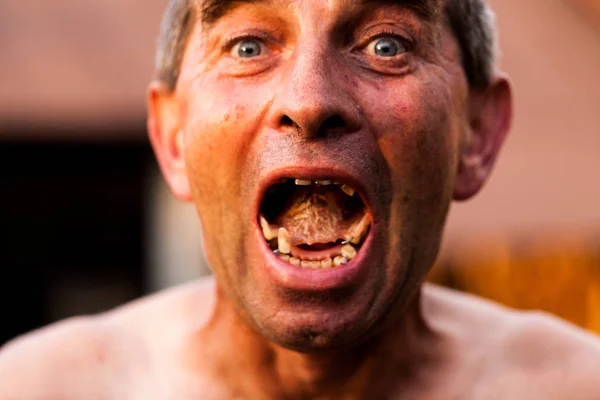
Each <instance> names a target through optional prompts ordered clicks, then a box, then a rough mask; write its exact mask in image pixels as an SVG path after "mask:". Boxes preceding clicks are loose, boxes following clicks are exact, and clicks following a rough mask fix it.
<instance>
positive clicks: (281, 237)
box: [277, 228, 292, 254]
mask: <svg viewBox="0 0 600 400" xmlns="http://www.w3.org/2000/svg"><path fill="white" fill-rule="evenodd" d="M277 245H278V246H279V247H278V248H279V252H280V253H283V254H290V252H291V251H292V245H291V243H290V234H289V232H288V231H287V229H285V228H279V234H278V235H277Z"/></svg>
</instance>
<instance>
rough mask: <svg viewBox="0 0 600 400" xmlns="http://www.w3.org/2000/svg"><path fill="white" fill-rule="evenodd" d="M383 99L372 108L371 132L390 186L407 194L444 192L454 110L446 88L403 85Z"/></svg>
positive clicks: (452, 159)
mask: <svg viewBox="0 0 600 400" xmlns="http://www.w3.org/2000/svg"><path fill="white" fill-rule="evenodd" d="M383 99H384V101H385V103H383V104H387V107H378V108H377V110H376V111H375V113H376V114H377V115H376V116H375V119H374V120H375V121H378V123H379V126H378V127H377V128H376V129H375V131H376V132H377V135H378V136H377V140H378V142H379V147H380V149H381V151H382V153H383V155H384V157H385V159H386V160H387V162H388V165H389V166H390V169H391V171H392V175H393V176H394V178H393V181H392V187H393V188H394V191H395V192H396V193H398V192H400V193H402V195H403V196H405V197H407V198H410V197H417V198H423V197H427V196H435V195H440V192H444V193H445V192H446V191H447V190H448V189H449V186H451V184H452V182H451V181H452V176H453V171H454V169H455V168H454V165H455V164H456V155H457V154H456V153H457V152H456V143H457V140H456V138H457V132H456V131H457V130H456V127H455V125H456V123H455V120H456V119H457V115H456V112H455V111H454V107H453V99H452V98H451V97H450V96H449V91H448V90H447V89H446V88H445V87H439V86H436V85H434V84H432V83H430V84H429V85H423V84H419V85H417V84H415V85H410V84H406V85H403V86H402V87H401V88H399V89H397V90H390V91H388V92H386V94H385V95H384V96H383Z"/></svg>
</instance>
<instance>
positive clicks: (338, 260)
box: [333, 256, 348, 267]
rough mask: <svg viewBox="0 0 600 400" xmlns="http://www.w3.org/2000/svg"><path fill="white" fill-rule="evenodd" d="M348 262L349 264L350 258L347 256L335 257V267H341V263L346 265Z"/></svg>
mask: <svg viewBox="0 0 600 400" xmlns="http://www.w3.org/2000/svg"><path fill="white" fill-rule="evenodd" d="M346 264H348V259H347V258H346V257H343V256H337V257H336V258H334V259H333V266H334V267H339V266H341V265H346Z"/></svg>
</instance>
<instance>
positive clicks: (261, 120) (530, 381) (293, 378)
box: [0, 0, 600, 400]
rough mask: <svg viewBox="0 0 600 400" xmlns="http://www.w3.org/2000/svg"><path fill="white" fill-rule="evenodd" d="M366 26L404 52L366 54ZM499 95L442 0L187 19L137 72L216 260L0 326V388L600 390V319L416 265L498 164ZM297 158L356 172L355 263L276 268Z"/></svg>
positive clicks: (166, 162) (100, 394) (230, 392)
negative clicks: (565, 319) (192, 274)
mask: <svg viewBox="0 0 600 400" xmlns="http://www.w3.org/2000/svg"><path fill="white" fill-rule="evenodd" d="M239 35H242V36H244V35H246V36H247V35H253V36H256V37H257V38H259V39H260V43H262V45H261V46H262V47H261V49H262V52H261V54H260V56H259V57H256V58H255V59H251V60H242V59H240V58H238V57H236V55H237V53H236V52H235V51H234V49H235V46H234V45H235V43H236V42H235V41H234V42H233V43H234V45H232V46H230V47H227V46H225V45H224V43H225V42H227V40H228V39H231V38H232V37H236V36H239ZM380 35H384V36H385V35H388V36H390V37H392V38H394V39H397V40H401V41H402V42H403V43H404V42H406V52H401V53H400V54H398V55H397V56H394V57H393V58H390V59H383V58H381V57H379V56H377V55H375V54H372V53H369V51H368V50H369V49H371V48H372V47H370V46H369V45H370V44H371V43H372V42H373V40H376V39H377V38H378V37H380ZM386 37H387V36H386ZM510 105H511V97H510V87H509V85H508V83H507V81H506V79H505V78H504V77H503V76H502V75H500V74H497V75H496V76H495V77H494V79H493V81H492V82H490V85H489V87H486V88H480V89H474V88H470V87H469V86H468V84H467V81H466V78H465V75H464V72H463V69H462V67H461V63H460V56H459V51H458V47H457V43H456V41H455V39H454V38H453V37H452V35H451V34H450V32H449V30H448V28H447V27H446V25H445V23H444V21H443V20H442V19H439V20H430V21H426V20H424V19H423V18H422V17H420V16H418V15H416V14H415V13H413V12H412V11H410V10H409V9H408V8H406V7H403V6H401V5H393V4H388V3H382V4H379V3H374V2H370V3H368V5H364V4H362V3H360V2H358V1H352V0H328V1H326V2H325V1H321V0H319V1H317V0H285V1H284V0H281V1H280V0H277V1H275V3H274V4H263V3H260V2H259V3H256V2H254V3H252V2H250V3H240V4H237V5H236V6H235V7H233V8H231V9H230V10H229V12H227V13H226V14H225V15H224V16H223V18H221V19H220V20H218V21H217V22H216V23H215V24H214V25H213V26H211V27H208V26H201V25H200V24H198V25H197V26H196V28H195V29H194V31H193V33H192V36H191V38H190V40H189V43H188V46H187V50H186V52H185V57H184V59H183V64H182V68H181V75H180V78H179V81H178V84H177V88H176V90H175V91H174V92H173V93H171V92H169V91H168V90H165V88H164V87H162V86H161V85H160V84H156V83H154V84H153V85H151V88H150V95H149V113H148V114H149V123H148V125H149V133H150V139H151V141H152V144H153V146H154V149H155V151H156V155H157V158H158V161H159V163H160V165H161V168H162V170H163V174H164V176H165V178H166V180H167V181H168V183H169V184H170V186H171V188H172V191H173V193H174V194H175V195H176V196H178V197H179V198H180V199H182V200H185V201H191V202H193V204H194V205H195V206H196V208H197V211H198V215H199V217H200V219H201V222H202V225H203V233H204V247H205V250H206V254H207V257H208V260H209V262H210V265H211V267H212V269H213V271H214V275H215V279H214V280H212V279H209V280H206V281H201V282H198V283H192V284H189V285H187V286H185V287H181V288H176V289H173V290H172V291H167V292H166V293H163V294H158V295H155V296H151V297H149V298H145V299H142V300H140V301H138V302H135V303H133V304H130V305H126V306H124V307H122V308H119V309H117V310H115V311H113V312H110V313H106V314H103V315H101V316H98V317H94V318H84V319H76V320H72V321H67V322H64V323H62V324H59V325H56V326H53V327H50V328H47V329H45V330H43V331H40V332H36V333H34V334H32V335H30V336H27V337H24V338H21V339H19V340H17V341H15V342H13V343H11V344H9V345H8V346H7V347H6V348H4V349H3V350H2V352H0V399H1V400H4V399H7V400H8V399H28V400H35V399H88V398H94V399H95V398H98V399H110V400H112V399H114V400H121V399H134V400H137V399H144V400H147V399H180V400H188V399H190V400H191V399H198V398H202V399H234V398H235V399H308V398H321V399H373V398H375V399H467V400H469V399H565V398H577V399H590V400H591V399H598V398H600V389H599V387H598V384H597V382H598V380H597V379H596V378H597V376H596V375H597V371H598V370H600V361H599V360H600V344H598V339H597V338H596V337H593V336H592V335H589V334H586V333H584V332H582V331H579V330H578V329H576V328H573V327H570V326H568V325H566V324H564V323H562V322H558V321H556V320H554V319H552V318H551V317H548V316H543V315H539V314H533V315H530V314H522V313H516V312H513V311H510V310H506V309H504V308H502V307H501V306H499V305H495V304H490V303H487V302H484V301H483V300H479V299H475V298H472V297H469V296H466V295H462V294H458V293H455V292H452V291H448V290H445V289H441V288H436V287H433V286H430V285H426V284H423V280H424V278H425V275H426V274H427V272H428V271H429V269H430V267H431V265H432V263H433V262H434V259H435V257H436V255H437V252H438V248H439V242H440V238H441V235H442V230H443V226H444V222H445V218H446V214H447V212H448V208H449V205H450V202H451V200H452V199H461V200H462V199H466V198H469V197H471V196H472V195H474V194H475V193H477V192H478V191H479V189H480V188H481V186H482V185H483V184H484V182H485V181H486V179H487V177H488V175H489V173H490V171H491V168H492V166H493V162H494V159H495V157H496V155H497V153H498V151H499V149H500V146H501V144H502V141H503V139H504V136H505V135H506V133H507V131H508V128H509V125H510V119H511V113H510ZM333 117H335V118H333ZM332 121H333V122H335V123H333V122H332ZM302 168H314V169H315V170H318V169H322V170H326V171H328V172H335V173H342V174H344V176H349V177H352V178H353V179H354V181H355V182H354V183H355V185H356V186H357V188H358V189H359V190H360V193H361V194H362V195H363V196H364V198H365V199H366V200H367V203H368V207H369V213H370V214H371V216H372V218H373V221H372V226H371V230H370V233H369V239H368V241H367V242H366V244H365V245H364V249H362V248H361V250H360V251H359V256H358V258H357V259H354V260H353V262H355V263H356V264H354V265H359V267H358V268H357V270H358V271H359V272H360V273H357V275H355V276H358V277H359V278H360V279H359V278H353V275H350V274H346V275H343V274H342V275H339V276H343V277H344V279H341V278H340V279H339V282H338V281H336V282H338V284H336V285H334V286H331V287H329V286H326V285H325V286H323V288H321V286H319V285H318V282H319V281H318V278H314V280H313V281H311V282H310V283H311V284H312V286H311V285H308V286H302V285H295V286H294V285H292V284H291V283H290V282H292V281H293V275H292V274H287V275H286V274H285V273H282V274H281V276H282V277H283V278H282V279H280V280H277V279H275V278H274V276H275V275H274V274H273V273H272V269H275V268H274V267H273V260H271V259H268V258H266V256H265V252H264V251H261V248H262V249H263V250H264V247H261V246H266V245H265V243H264V239H263V238H262V235H261V233H260V230H259V227H258V223H257V218H258V207H259V202H260V200H261V198H260V196H259V195H260V187H261V183H262V182H265V180H266V179H267V178H268V177H269V176H270V174H273V173H274V172H277V171H283V172H285V171H291V170H294V171H301V170H302ZM361 252H362V256H361ZM361 257H362V258H361ZM346 268H348V270H350V269H351V266H350V265H349V266H346ZM310 276H313V277H315V276H316V275H310ZM331 276H334V275H331ZM32 382H34V383H35V384H32Z"/></svg>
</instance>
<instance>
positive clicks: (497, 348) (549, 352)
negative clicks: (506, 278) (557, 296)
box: [424, 285, 600, 399]
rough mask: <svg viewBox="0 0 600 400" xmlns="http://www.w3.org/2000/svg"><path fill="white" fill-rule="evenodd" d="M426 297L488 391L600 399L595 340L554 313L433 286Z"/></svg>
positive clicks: (437, 324)
mask: <svg viewBox="0 0 600 400" xmlns="http://www.w3.org/2000/svg"><path fill="white" fill-rule="evenodd" d="M424 293H425V294H426V296H424V297H426V298H427V300H426V301H425V304H426V307H427V308H428V309H429V313H430V315H431V320H432V321H433V322H432V324H433V327H434V329H436V330H438V331H439V332H442V333H443V334H444V335H445V336H447V337H451V338H453V341H454V343H458V344H457V348H458V349H459V350H458V351H459V352H461V353H462V354H467V353H470V357H468V359H470V360H476V361H475V365H472V366H471V367H473V368H474V369H476V370H478V371H480V372H481V377H482V381H483V382H485V385H483V386H486V387H487V388H492V387H495V386H496V385H500V386H502V388H501V390H503V391H505V390H508V389H507V388H509V389H510V391H511V392H514V393H512V395H513V396H516V397H514V398H522V399H529V398H531V399H537V398H545V399H553V398H578V399H598V398H600V338H599V337H598V336H596V335H595V334H593V333H590V332H588V331H585V330H583V329H581V328H579V327H576V326H575V325H573V324H571V323H569V322H567V321H564V320H561V319H560V318H557V317H555V316H553V315H551V314H549V313H545V312H541V311H517V310H513V309H510V308H507V307H504V306H502V305H500V304H497V303H494V302H492V301H488V300H484V299H481V298H478V297H476V296H472V295H469V294H464V293H460V292H457V291H453V290H450V289H445V288H441V287H437V286H433V285H428V286H427V287H426V288H425V290H424ZM488 378H489V379H488ZM490 381H493V383H492V382H490ZM483 396H484V397H485V396H487V397H489V396H491V394H487V393H486V394H485V395H483ZM490 398H494V397H493V396H492V397H490ZM511 398H513V397H511Z"/></svg>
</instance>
